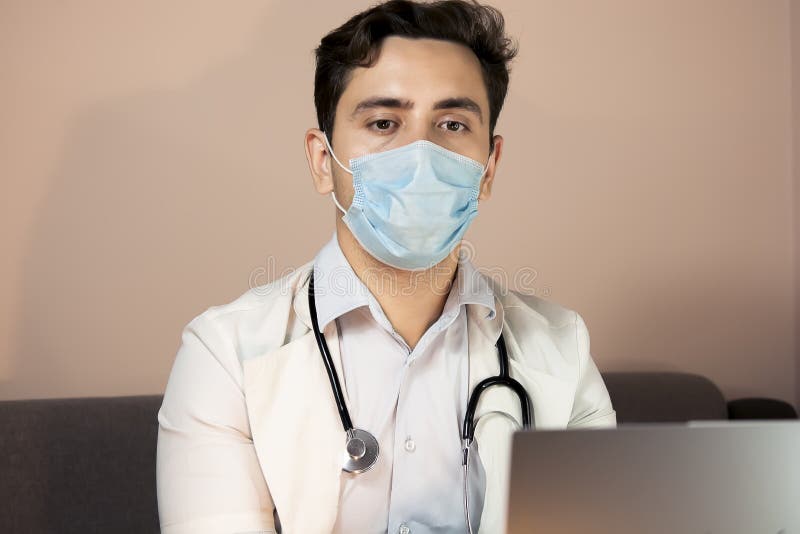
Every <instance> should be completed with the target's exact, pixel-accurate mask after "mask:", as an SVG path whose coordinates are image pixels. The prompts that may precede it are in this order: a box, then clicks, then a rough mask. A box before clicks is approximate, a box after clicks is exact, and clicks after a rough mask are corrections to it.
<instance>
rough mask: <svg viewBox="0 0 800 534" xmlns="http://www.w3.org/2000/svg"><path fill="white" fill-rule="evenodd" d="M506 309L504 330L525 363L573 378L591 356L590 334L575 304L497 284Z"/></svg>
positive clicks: (496, 287) (562, 376)
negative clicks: (573, 307) (567, 303)
mask: <svg viewBox="0 0 800 534" xmlns="http://www.w3.org/2000/svg"><path fill="white" fill-rule="evenodd" d="M493 290H494V291H495V296H496V297H497V299H498V300H499V302H500V304H501V305H502V309H503V323H504V325H503V333H504V335H505V337H506V338H507V345H508V344H509V343H508V341H509V339H510V340H512V341H511V344H512V345H513V346H514V349H515V350H513V351H512V349H511V348H509V350H510V351H512V352H515V353H516V355H515V357H516V358H517V359H518V360H519V361H520V362H521V363H523V364H525V365H526V366H529V367H533V368H535V369H538V370H540V371H544V372H547V373H548V374H552V375H555V376H558V377H560V378H564V379H568V380H574V379H575V378H576V377H577V375H578V374H579V372H580V368H581V365H582V360H585V359H586V358H587V357H589V345H588V343H589V337H588V331H587V329H586V324H585V323H584V321H583V318H582V317H581V315H580V314H579V313H578V312H577V311H575V310H573V309H572V308H570V307H568V306H565V305H563V304H560V303H558V302H555V301H553V300H548V299H545V298H543V297H540V296H537V295H533V294H530V293H523V292H520V291H516V290H512V289H508V288H506V287H502V286H499V285H497V284H495V285H494V287H493Z"/></svg>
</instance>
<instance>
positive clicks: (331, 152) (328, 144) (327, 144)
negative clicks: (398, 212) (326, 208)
mask: <svg viewBox="0 0 800 534" xmlns="http://www.w3.org/2000/svg"><path fill="white" fill-rule="evenodd" d="M322 135H323V137H325V145H326V146H327V147H328V152H330V154H331V156H333V159H334V161H335V162H336V163H338V164H339V167H341V168H342V169H344V170H345V171H346V172H349V173H350V174H353V171H351V170H350V169H348V168H347V167H345V166H344V165H342V162H341V161H339V158H337V157H336V154H334V153H333V149H332V148H331V144H330V142H329V141H328V134H327V133H325V132H322ZM487 167H488V165H487ZM331 198H333V203H334V204H336V207H337V208H339V211H341V212H342V213H345V214H346V213H347V210H346V209H344V208H343V207H342V205H341V204H339V201H338V200H336V194H335V193H334V192H333V191H331Z"/></svg>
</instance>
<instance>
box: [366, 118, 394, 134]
mask: <svg viewBox="0 0 800 534" xmlns="http://www.w3.org/2000/svg"><path fill="white" fill-rule="evenodd" d="M392 124H395V122H394V121H393V120H389V119H378V120H376V121H372V122H370V123H368V124H367V126H368V127H369V129H371V130H377V131H379V132H388V131H389V130H390V129H391V125H392Z"/></svg>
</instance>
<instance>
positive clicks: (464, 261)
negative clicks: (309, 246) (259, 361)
mask: <svg viewBox="0 0 800 534" xmlns="http://www.w3.org/2000/svg"><path fill="white" fill-rule="evenodd" d="M313 268H314V298H315V303H316V308H317V319H318V321H319V328H320V331H322V330H324V329H325V327H326V326H327V325H328V323H330V322H331V321H333V320H334V319H336V318H338V317H340V316H341V315H344V314H345V313H347V312H349V311H351V310H354V309H356V308H358V307H360V306H368V307H369V308H370V310H371V311H372V314H373V316H374V317H375V319H376V320H378V322H380V323H386V324H384V326H385V327H388V326H389V325H388V320H387V319H386V317H385V315H384V314H383V311H382V310H381V308H380V305H379V304H378V301H377V299H376V298H375V296H374V295H372V293H371V292H370V290H369V288H367V286H366V285H364V283H363V282H362V281H361V279H360V278H358V276H357V275H356V273H355V271H353V268H352V267H351V266H350V263H349V262H348V261H347V258H346V257H345V255H344V253H343V252H342V249H341V247H340V246H339V241H338V239H337V237H336V232H335V231H334V232H333V236H332V237H331V239H330V240H329V241H328V242H327V243H326V244H325V245H324V246H323V247H322V248H321V249H320V251H319V252H318V253H317V256H316V257H315V258H314V267H313ZM462 304H480V305H481V306H483V307H484V308H486V318H488V319H494V317H495V315H496V309H495V298H494V293H493V291H492V288H491V286H490V284H489V281H488V280H487V279H486V277H485V276H484V275H483V274H482V273H481V272H480V271H479V270H478V269H476V268H475V266H474V265H473V264H472V262H471V261H470V260H469V258H468V257H467V256H466V255H465V254H463V253H462V255H461V256H460V257H459V260H458V267H457V269H456V278H455V280H454V283H453V284H452V285H451V288H450V293H449V294H448V296H447V300H446V301H445V305H444V309H443V310H442V315H443V316H446V317H448V318H449V319H450V320H448V324H449V322H451V321H452V319H454V318H455V316H456V315H457V314H458V311H459V309H460V308H461V305H462Z"/></svg>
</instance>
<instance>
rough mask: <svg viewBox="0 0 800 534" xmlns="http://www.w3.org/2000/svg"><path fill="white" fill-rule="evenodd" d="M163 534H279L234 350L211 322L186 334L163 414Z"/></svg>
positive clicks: (197, 322)
mask: <svg viewBox="0 0 800 534" xmlns="http://www.w3.org/2000/svg"><path fill="white" fill-rule="evenodd" d="M158 424H159V428H158V447H157V459H156V480H157V493H158V513H159V519H160V522H161V532H162V533H164V534H189V533H191V534H212V533H214V534H216V533H247V534H263V533H267V532H269V533H274V532H275V525H274V521H273V510H274V505H273V503H272V498H271V496H270V494H269V490H268V488H267V484H266V481H265V480H264V477H263V474H262V472H261V469H260V466H259V463H258V459H257V458H256V452H255V448H254V446H253V439H252V436H251V433H250V425H249V421H248V418H247V409H246V404H245V397H244V393H243V388H242V369H241V364H240V363H239V361H238V358H237V356H236V353H235V350H234V347H233V344H232V343H231V342H230V340H228V339H226V338H225V337H224V336H223V335H221V333H220V331H219V329H218V328H217V327H216V325H215V324H214V323H213V319H212V318H209V317H208V316H207V315H206V314H201V315H199V316H197V317H195V318H194V319H193V320H192V321H191V322H190V323H189V324H188V325H186V326H185V327H184V329H183V332H182V335H181V345H180V348H179V349H178V352H177V355H176V357H175V361H174V363H173V367H172V371H171V372H170V376H169V380H168V382H167V387H166V391H165V393H164V400H163V403H162V405H161V409H160V410H159V412H158Z"/></svg>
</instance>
